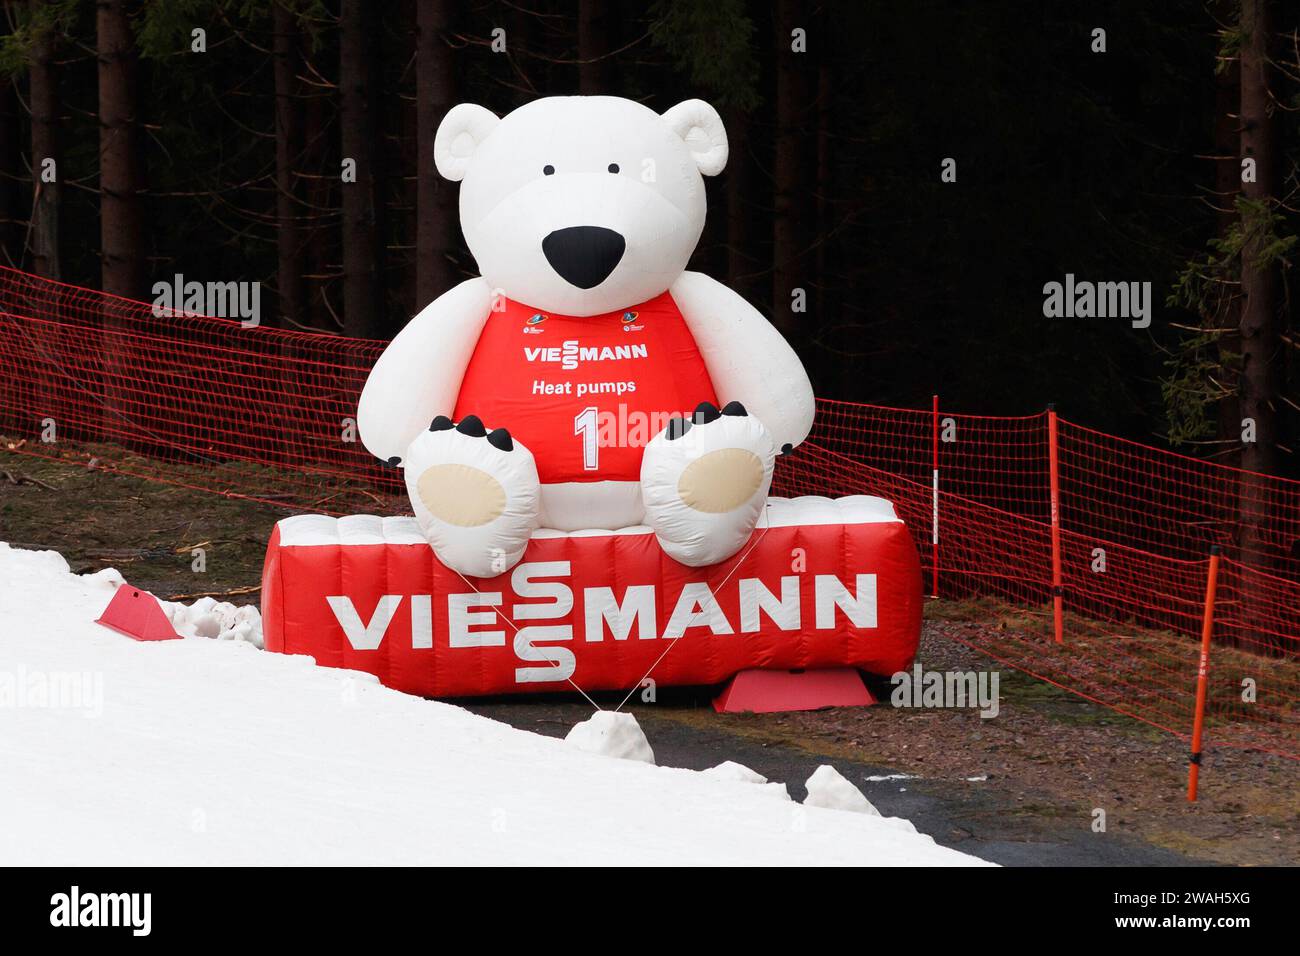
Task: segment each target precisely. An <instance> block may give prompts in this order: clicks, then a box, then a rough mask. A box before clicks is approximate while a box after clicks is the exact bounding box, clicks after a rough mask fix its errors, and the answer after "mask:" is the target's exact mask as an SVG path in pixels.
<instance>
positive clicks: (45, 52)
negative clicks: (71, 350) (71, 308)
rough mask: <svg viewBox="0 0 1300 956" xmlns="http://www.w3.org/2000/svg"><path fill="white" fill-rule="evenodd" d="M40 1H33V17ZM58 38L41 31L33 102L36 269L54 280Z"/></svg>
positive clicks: (57, 268)
mask: <svg viewBox="0 0 1300 956" xmlns="http://www.w3.org/2000/svg"><path fill="white" fill-rule="evenodd" d="M40 5H41V4H40V0H32V14H33V16H35V15H36V8H37V7H38V6H40ZM53 47H54V39H53V37H52V36H51V35H50V32H49V31H48V30H43V31H41V32H40V33H39V34H38V35H37V36H36V37H35V40H34V42H33V44H32V53H31V64H30V84H31V86H30V93H29V97H30V99H29V102H30V106H31V111H32V238H31V244H32V269H33V271H35V272H36V273H37V274H39V275H43V276H48V277H49V278H51V279H58V278H61V277H62V275H63V267H62V263H61V261H60V256H59V214H60V210H61V208H62V203H61V197H60V193H61V191H62V187H61V186H60V184H59V178H60V177H61V176H62V174H63V170H62V162H61V160H62V157H61V156H60V155H59V138H58V130H59V93H58V78H57V74H56V72H55V68H54V62H53ZM46 160H53V161H54V180H53V181H52V182H45V181H44V179H45V178H47V177H46V175H45V169H46V167H45V163H46Z"/></svg>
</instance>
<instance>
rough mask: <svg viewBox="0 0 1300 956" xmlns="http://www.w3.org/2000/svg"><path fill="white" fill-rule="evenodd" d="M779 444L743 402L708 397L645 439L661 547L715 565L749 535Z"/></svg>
mask: <svg viewBox="0 0 1300 956" xmlns="http://www.w3.org/2000/svg"><path fill="white" fill-rule="evenodd" d="M775 459H776V447H775V445H774V444H773V442H772V436H771V435H770V434H769V433H768V431H767V429H766V428H764V427H763V423H762V422H760V421H759V420H758V419H757V418H754V417H752V416H751V415H749V414H748V413H747V412H746V411H745V407H744V406H743V405H741V404H740V403H739V402H731V403H730V404H728V405H726V406H725V407H724V408H722V409H721V410H719V409H718V408H717V406H715V405H713V404H711V403H709V402H703V403H701V405H700V406H699V407H698V408H696V409H695V414H694V415H692V416H691V418H690V419H684V418H675V419H673V420H672V421H671V422H669V423H668V427H667V428H666V429H664V430H663V431H662V432H661V433H660V434H658V435H657V436H655V438H654V439H653V440H651V441H650V443H649V444H647V445H646V449H645V456H644V457H643V458H642V460H641V495H642V498H643V500H644V502H645V511H646V524H648V525H649V526H650V527H651V528H653V529H654V532H655V536H656V537H657V538H658V539H659V546H660V547H662V548H663V549H664V552H665V553H666V554H667V555H668V556H669V557H671V558H673V559H674V560H676V561H680V562H681V563H682V564H686V565H690V566H691V567H703V566H706V565H710V564H717V563H718V562H719V561H725V560H726V559H727V558H729V557H731V556H732V555H733V554H735V553H736V552H737V551H739V550H740V548H741V547H742V546H743V545H744V543H745V542H746V541H747V540H748V539H749V535H750V533H751V532H752V531H753V530H754V525H755V524H756V523H757V521H758V517H759V515H760V514H761V513H762V511H763V506H764V504H765V503H766V501H767V491H768V488H769V487H770V486H771V484H772V463H773V461H774V460H775Z"/></svg>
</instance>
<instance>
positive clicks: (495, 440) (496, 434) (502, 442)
mask: <svg viewBox="0 0 1300 956" xmlns="http://www.w3.org/2000/svg"><path fill="white" fill-rule="evenodd" d="M487 440H488V444H489V445H491V446H492V447H493V448H499V449H501V450H502V451H514V450H515V443H514V442H513V441H511V440H510V433H509V432H508V431H506V430H505V429H504V428H497V429H494V430H492V431H490V432H488V437H487Z"/></svg>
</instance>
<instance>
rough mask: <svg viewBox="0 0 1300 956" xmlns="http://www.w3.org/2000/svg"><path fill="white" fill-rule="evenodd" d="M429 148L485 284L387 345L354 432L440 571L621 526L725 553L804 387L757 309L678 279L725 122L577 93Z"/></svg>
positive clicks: (749, 527) (803, 429)
mask: <svg viewBox="0 0 1300 956" xmlns="http://www.w3.org/2000/svg"><path fill="white" fill-rule="evenodd" d="M434 152H435V160H436V162H437V165H438V171H439V172H440V173H441V174H442V175H443V176H445V177H446V178H447V179H450V180H459V181H460V183H461V187H460V220H461V227H462V228H463V229H464V232H465V238H466V240H467V242H468V243H469V248H470V251H471V252H473V254H474V258H475V259H476V260H477V262H478V265H479V268H480V269H481V271H482V277H481V278H475V279H470V280H468V281H466V282H463V283H461V284H460V285H458V286H456V287H455V288H454V289H452V290H450V291H448V292H446V293H444V294H443V295H441V296H440V297H439V298H438V299H436V300H435V301H434V302H433V303H432V304H430V305H429V306H427V307H426V308H425V309H424V310H423V311H421V312H420V313H419V315H417V316H416V317H415V318H414V319H413V320H412V321H411V322H410V323H409V324H408V325H407V326H406V328H405V329H403V330H402V332H401V333H400V334H399V335H398V336H397V337H396V338H395V339H394V340H393V341H392V343H391V344H390V345H389V346H388V348H387V350H386V351H385V352H384V353H383V355H382V356H381V357H380V359H379V361H378V362H377V363H376V364H375V367H374V369H373V370H372V371H371V373H370V378H369V380H368V381H367V382H366V386H365V389H364V390H363V392H362V394H361V402H360V408H359V410H358V415H357V424H358V428H359V431H360V434H361V438H362V441H363V442H364V443H365V445H366V447H367V448H368V449H369V450H370V451H371V452H372V453H373V454H375V455H377V456H378V457H379V458H381V459H383V460H385V461H386V462H388V463H390V464H393V465H400V466H401V467H402V469H403V472H404V477H405V480H406V487H407V490H408V492H409V493H410V496H411V505H412V507H413V508H414V511H415V517H416V520H417V521H418V523H419V525H420V527H421V529H423V531H424V533H425V535H426V537H427V538H428V540H429V543H430V545H432V547H433V550H434V552H435V553H436V555H437V556H438V558H439V560H441V561H442V562H443V563H444V564H445V565H447V566H448V567H450V568H452V569H454V570H456V571H458V572H460V573H461V574H465V575H472V576H477V577H488V576H494V575H497V574H500V573H502V572H504V571H506V570H509V568H511V567H512V566H513V565H514V564H515V563H516V562H517V561H518V560H519V559H520V557H521V556H522V555H523V552H524V548H525V547H526V546H527V544H528V540H529V537H530V535H531V534H532V532H533V531H535V530H536V529H537V528H539V527H547V528H556V529H560V530H564V531H575V530H579V529H583V528H605V529H610V530H616V529H619V528H623V527H628V526H631V525H649V526H650V527H651V528H652V529H653V530H654V532H655V536H656V537H657V539H658V541H659V544H660V546H661V547H662V548H663V550H664V551H665V552H666V553H667V554H668V555H669V556H670V557H672V558H674V559H676V560H677V561H679V562H681V563H682V564H686V565H691V566H696V567H698V566H704V565H710V564H715V563H717V562H719V561H723V560H726V559H727V558H729V557H731V556H732V555H733V554H735V553H736V552H737V551H739V549H740V548H741V547H742V546H743V545H744V544H745V542H746V541H747V540H748V539H749V536H750V534H751V532H752V531H753V530H754V528H755V526H756V524H757V523H758V521H759V519H760V517H761V516H762V513H763V509H764V504H765V502H766V499H767V492H768V487H769V485H770V484H771V480H772V465H773V461H774V459H775V457H776V455H777V452H778V449H779V450H782V451H789V450H790V449H791V448H792V447H793V446H795V445H798V444H799V443H800V442H801V441H803V439H804V438H805V437H807V435H808V431H809V429H810V428H811V427H812V420H813V393H812V388H811V386H810V385H809V382H808V376H807V374H806V373H805V372H804V369H803V366H802V365H801V364H800V362H799V359H798V358H797V357H796V356H795V354H794V352H793V351H792V350H791V348H790V347H789V345H787V344H786V342H785V340H784V339H783V338H782V337H781V335H780V334H779V333H778V332H777V331H776V330H775V329H774V328H773V327H772V326H771V325H770V324H768V322H767V321H766V320H765V319H764V318H763V316H762V315H760V314H759V313H758V312H757V311H756V310H755V309H754V308H753V307H752V306H750V305H749V304H748V303H747V302H745V301H744V300H743V299H742V298H741V297H740V296H738V295H737V294H736V293H734V292H732V291H731V290H730V289H728V288H726V287H725V286H723V285H721V284H719V283H718V282H716V281H714V280H713V279H710V278H708V277H707V276H704V275H701V274H700V273H697V272H687V271H686V263H687V261H688V260H689V259H690V256H691V253H692V252H693V251H694V249H695V245H696V243H697V242H698V241H699V238H700V233H701V231H702V230H703V228H704V215H705V196H704V180H703V178H702V177H703V176H713V175H716V174H717V173H719V172H721V171H722V168H723V166H724V165H725V164H726V161H727V136H726V131H725V130H724V129H723V126H722V120H721V119H720V118H719V116H718V114H717V111H716V110H714V109H713V107H711V106H709V105H708V104H707V103H704V102H701V101H699V100H688V101H686V102H684V103H680V104H678V105H677V106H674V107H673V108H672V109H670V110H669V111H668V112H666V113H664V114H663V115H662V116H660V115H658V114H656V113H655V112H653V111H652V110H650V109H648V108H647V107H645V106H642V105H640V104H638V103H635V102H633V101H631V100H626V99H620V98H617V97H606V96H590V97H582V96H573V97H553V98H547V99H541V100H537V101H535V102H533V103H530V104H528V105H527V106H523V107H521V108H520V109H517V110H515V111H514V112H513V113H510V114H509V115H508V116H506V117H505V118H504V119H501V118H498V117H497V116H495V115H493V114H492V113H491V112H489V111H488V110H486V109H484V108H483V107H481V106H475V105H472V104H468V103H463V104H461V105H459V106H456V107H455V108H454V109H452V110H451V112H449V113H448V114H447V116H446V118H445V119H444V120H443V121H442V124H441V125H440V126H439V128H438V133H437V137H436V139H435V147H434Z"/></svg>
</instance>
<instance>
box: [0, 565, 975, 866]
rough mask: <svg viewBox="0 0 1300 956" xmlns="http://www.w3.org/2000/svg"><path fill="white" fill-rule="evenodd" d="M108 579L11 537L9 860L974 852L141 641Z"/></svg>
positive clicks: (2, 698) (806, 857)
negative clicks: (81, 572)
mask: <svg viewBox="0 0 1300 956" xmlns="http://www.w3.org/2000/svg"><path fill="white" fill-rule="evenodd" d="M112 592H113V583H112V581H111V580H110V577H109V576H108V575H105V574H100V575H92V576H86V577H76V576H74V575H72V574H70V573H69V572H68V566H67V563H66V562H65V561H63V559H62V558H61V557H59V556H58V555H57V554H52V553H50V552H42V553H34V552H29V551H20V550H14V549H10V548H8V547H7V546H5V545H3V544H0V721H2V722H3V733H0V765H2V766H4V767H5V769H6V774H5V785H4V786H3V787H0V860H4V861H5V862H6V863H8V864H11V865H23V864H26V865H32V864H47V865H115V864H123V865H132V864H136V865H138V864H191V865H205V866H210V865H225V864H271V863H274V864H336V865H364V864H382V863H388V864H421V863H424V864H428V863H443V864H449V863H461V864H512V863H550V864H584V863H597V864H598V863H611V864H612V863H621V864H628V863H631V864H641V865H648V864H668V865H701V864H724V865H725V864H893V865H901V864H925V865H962V864H979V863H980V862H981V861H979V860H976V859H974V858H973V857H969V856H966V855H964V854H961V853H958V852H956V851H954V850H948V849H944V848H942V847H939V846H936V845H935V843H934V842H933V841H932V840H931V839H930V838H929V837H926V836H921V835H918V834H916V833H914V832H909V831H906V830H903V829H901V828H898V827H896V826H894V825H891V822H890V821H887V820H882V819H881V818H879V817H872V816H868V815H866V814H861V813H843V812H840V811H837V810H827V809H822V808H819V807H816V806H810V807H805V806H800V805H798V804H794V803H789V802H786V801H780V800H773V799H771V797H770V796H769V795H767V794H765V793H763V791H764V790H765V789H766V788H764V787H755V786H753V784H752V783H738V782H736V781H735V780H734V779H717V776H716V775H713V776H711V775H707V774H703V773H696V772H693V771H689V770H680V769H672V768H666V767H654V766H650V765H648V764H646V763H643V762H640V761H637V760H610V759H608V758H607V757H603V756H597V755H593V754H589V753H583V752H581V751H580V750H579V749H577V748H575V747H573V746H571V745H570V744H567V743H565V742H564V741H562V740H554V739H550V738H546V737H540V736H537V735H535V734H530V733H526V732H523V731H518V730H514V729H513V728H510V727H507V726H506V725H504V724H501V723H498V722H495V721H491V720H487V719H485V718H481V717H477V716H475V715H473V714H470V713H468V712H466V711H464V710H461V709H460V708H458V707H453V706H450V705H447V704H441V703H436V702H432V701H426V700H421V699H419V698H415V697H409V696H406V695H404V694H399V693H397V692H396V691H392V690H389V689H388V688H385V687H383V686H381V685H379V684H378V683H376V682H375V681H374V680H373V679H372V678H370V677H369V676H368V675H362V674H357V673H355V672H350V671H340V670H331V669H327V668H321V667H317V666H316V665H315V663H314V662H313V661H311V660H310V659H308V658H305V657H288V656H284V655H280V654H258V653H253V651H252V649H251V646H250V645H249V644H248V643H247V642H245V641H243V640H228V641H217V640H184V641H160V642H156V643H140V642H136V641H132V640H130V639H128V638H125V637H123V636H121V635H119V634H116V633H114V632H113V631H110V630H108V629H107V628H103V627H100V626H99V625H96V624H94V623H93V619H94V618H95V617H97V616H98V615H99V613H100V612H101V611H102V610H103V608H104V606H105V604H107V602H108V599H109V598H110V597H111V596H112ZM208 610H209V611H211V609H210V608H209V609H208ZM244 623H247V622H244ZM218 636H220V632H219V634H218ZM37 689H42V690H43V692H42V693H39V694H38V693H36V692H35V691H36V690H37ZM72 691H76V693H73V692H72ZM900 822H901V821H900Z"/></svg>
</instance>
